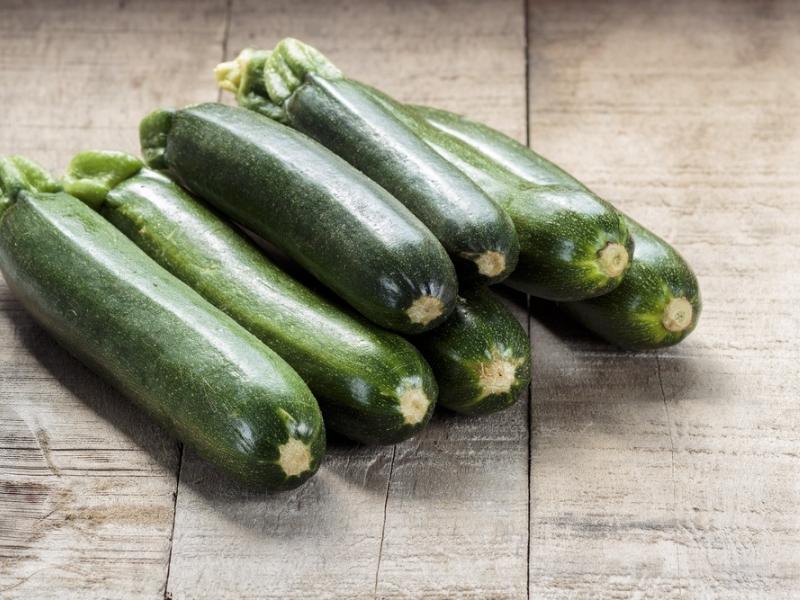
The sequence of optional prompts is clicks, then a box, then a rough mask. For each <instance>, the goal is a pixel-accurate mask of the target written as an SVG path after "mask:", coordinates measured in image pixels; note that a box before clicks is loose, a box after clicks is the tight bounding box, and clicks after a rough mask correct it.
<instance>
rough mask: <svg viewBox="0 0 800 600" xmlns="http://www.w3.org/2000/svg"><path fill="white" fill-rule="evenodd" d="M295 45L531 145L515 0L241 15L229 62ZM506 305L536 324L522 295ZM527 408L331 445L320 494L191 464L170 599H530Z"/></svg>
mask: <svg viewBox="0 0 800 600" xmlns="http://www.w3.org/2000/svg"><path fill="white" fill-rule="evenodd" d="M454 14H457V15H458V19H453V15H454ZM285 36H293V37H297V38H299V39H302V40H304V41H307V42H309V43H311V44H312V45H315V46H317V47H318V48H320V49H321V50H322V51H323V52H325V53H326V54H327V55H328V56H329V57H330V58H331V59H332V60H333V61H334V62H335V63H336V64H337V65H339V66H340V67H341V68H342V69H343V70H344V71H345V72H346V73H348V75H350V76H352V77H354V78H357V79H362V80H364V81H367V82H369V83H371V84H374V85H377V86H379V87H381V88H383V89H385V90H387V91H389V92H390V93H393V94H395V95H397V96H398V97H400V98H402V99H405V100H413V101H415V102H426V103H433V104H438V105H446V106H448V107H450V108H452V109H454V110H459V111H461V112H467V113H469V114H471V115H472V116H473V117H475V118H482V119H486V120H489V121H490V122H492V123H493V124H494V125H495V126H498V127H500V128H502V129H503V130H505V131H507V132H508V133H509V134H511V135H516V136H517V137H521V138H523V139H524V130H525V85H524V68H525V66H524V65H525V51H524V17H523V6H522V5H521V4H520V3H518V2H502V3H498V2H488V1H487V2H469V3H460V2H439V3H428V2H405V3H395V2H389V1H386V2H371V1H366V0H349V1H346V2H340V3H337V5H336V9H335V10H321V9H320V6H319V4H318V3H315V2H310V1H309V2H303V1H301V2H297V1H286V2H273V3H271V4H270V6H269V9H268V10H267V9H265V7H264V5H263V3H259V2H238V1H237V2H234V3H233V10H232V14H231V24H230V38H229V40H228V44H227V46H228V54H229V56H234V55H235V54H236V53H237V52H238V51H239V50H240V49H241V48H243V47H246V46H258V47H271V46H273V45H274V44H275V43H276V42H277V41H278V40H279V39H280V38H281V37H285ZM208 80H209V82H211V78H210V76H209V78H208ZM497 107H502V111H497ZM510 302H511V305H512V306H514V307H515V311H516V314H517V315H518V316H519V318H520V319H521V320H522V321H523V322H524V323H525V324H526V326H527V310H526V307H525V303H524V298H523V300H522V302H521V304H520V299H519V297H516V298H515V299H514V300H511V301H510ZM527 411H528V408H527V403H526V402H524V401H522V402H520V404H519V405H518V406H517V407H516V408H515V409H513V410H510V411H508V412H506V413H504V414H501V415H497V416H495V417H491V418H485V419H463V418H455V417H453V416H452V415H441V416H437V417H435V419H434V422H433V423H432V425H431V426H430V427H429V428H428V429H427V430H426V431H425V432H424V433H423V434H421V435H420V436H418V437H417V438H415V439H413V440H410V441H408V442H405V443H403V444H399V445H397V446H396V447H384V448H365V447H353V446H350V445H348V444H347V442H341V441H340V442H336V443H333V444H331V447H330V448H329V452H328V456H327V457H326V461H325V465H324V467H323V469H322V471H321V473H320V474H319V475H318V476H317V477H316V478H315V480H314V481H312V482H311V484H309V485H307V486H305V487H303V488H302V489H300V490H297V491H296V492H293V493H289V494H282V495H278V496H271V497H264V496H263V495H261V496H254V495H248V494H246V493H243V492H242V491H241V490H236V489H234V490H233V491H230V490H228V491H225V485H227V484H223V483H221V482H220V476H219V475H218V474H217V473H215V472H213V471H211V470H210V469H207V468H206V467H205V466H204V465H202V464H201V463H200V462H199V461H198V460H197V459H196V457H194V456H193V455H189V454H187V455H186V457H185V460H184V463H183V468H182V471H181V484H180V490H179V493H178V509H177V519H176V523H175V538H174V545H173V551H172V566H171V570H170V578H169V587H168V590H169V593H170V594H171V596H172V597H173V598H175V599H177V598H197V597H204V596H205V595H206V594H207V590H208V589H209V586H211V585H217V586H219V587H220V589H224V590H227V591H229V593H230V595H231V596H232V597H239V598H255V597H258V598H266V597H270V598H271V597H274V598H306V597H314V598H373V597H381V598H419V597H425V598H452V597H453V595H454V594H455V595H458V596H463V597H475V598H483V597H492V598H518V597H521V596H524V595H525V589H526V586H527V557H526V553H527V522H528V478H527V464H528V459H527V457H528V427H527ZM190 481H191V482H193V483H191V484H190V483H188V482H190ZM194 482H196V483H194ZM245 565H246V566H245Z"/></svg>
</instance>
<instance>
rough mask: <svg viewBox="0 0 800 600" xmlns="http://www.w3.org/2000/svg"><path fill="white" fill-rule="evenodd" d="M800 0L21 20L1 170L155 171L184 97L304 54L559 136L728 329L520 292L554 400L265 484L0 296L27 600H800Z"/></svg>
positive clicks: (2, 509) (292, 8)
mask: <svg viewBox="0 0 800 600" xmlns="http://www.w3.org/2000/svg"><path fill="white" fill-rule="evenodd" d="M798 34H800V5H798V4H797V3H793V2H791V1H788V0H787V1H784V2H781V1H775V2H746V1H740V2H725V1H723V0H715V1H707V2H692V1H690V0H678V1H675V2H657V1H652V2H649V1H648V2H638V1H635V0H628V1H617V2H604V3H600V2H592V1H589V0H586V1H581V0H570V1H567V2H564V1H558V2H557V1H555V0H553V1H549V2H532V3H530V4H529V5H527V6H526V5H525V4H524V2H520V1H519V0H515V1H511V0H509V1H505V0H500V1H498V0H485V1H478V0H476V1H473V2H456V1H455V0H453V1H450V0H441V1H437V2H434V3H431V2H422V1H419V2H391V1H390V0H381V1H375V0H348V1H345V2H337V3H335V4H334V3H331V2H328V3H315V2H311V1H307V0H282V1H275V2H270V3H261V2H257V1H255V0H253V1H248V2H245V1H240V0H229V1H228V2H227V3H226V2H225V0H200V1H189V0H172V1H170V2H157V1H152V2H126V1H124V0H121V1H120V2H118V3H113V4H112V3H108V2H100V1H97V2H87V1H84V2H80V3H77V2H75V3H70V2H55V1H53V2H35V1H32V0H2V2H0V100H1V102H0V106H1V107H2V110H0V153H2V154H7V153H19V154H24V155H27V156H29V157H31V158H33V159H36V160H39V161H42V162H43V163H44V164H45V165H47V166H48V167H50V168H53V169H56V170H61V169H63V168H64V166H65V164H66V162H67V161H68V159H69V157H70V156H71V155H72V154H73V153H75V152H76V151H78V150H81V149H86V148H95V147H98V148H116V149H122V150H128V151H136V150H137V146H138V144H137V133H136V128H137V123H138V121H139V119H140V118H141V117H142V116H143V115H144V114H145V113H146V112H148V111H149V110H151V109H153V108H155V107H158V106H161V105H183V104H186V103H189V102H197V101H203V100H214V99H215V98H217V92H216V90H215V87H214V82H213V78H212V76H211V69H212V68H213V66H214V65H215V64H216V63H217V62H219V61H220V60H222V59H224V58H230V57H232V56H233V55H234V54H235V53H236V52H237V51H238V50H239V49H240V48H242V47H243V46H247V45H259V46H270V45H272V44H274V43H275V41H276V40H277V39H279V38H280V37H283V36H287V35H291V36H295V37H298V38H301V39H303V40H306V41H308V42H310V43H312V44H314V45H316V46H317V47H319V48H320V49H321V50H323V51H324V52H325V53H326V54H328V55H329V56H330V57H331V58H332V59H333V60H334V61H335V62H336V63H337V64H338V65H339V66H341V67H342V68H343V69H344V70H345V71H346V72H347V73H349V74H350V75H351V76H353V77H355V78H358V79H362V80H365V81H368V82H370V83H372V84H374V85H377V86H379V87H381V88H384V89H385V90H386V91H388V92H389V93H391V94H393V95H395V96H397V97H398V98H400V99H403V100H407V101H414V102H419V103H429V104H434V105H437V106H441V107H444V108H448V109H451V110H455V111H459V112H462V113H465V114H467V115H469V116H471V117H473V118H476V119H480V120H482V121H485V122H487V123H489V124H490V125H492V126H494V127H497V128H499V129H501V130H503V131H505V132H507V133H508V134H510V135H512V136H514V137H516V138H517V139H519V140H522V141H526V140H530V142H531V143H532V145H533V146H534V147H535V148H537V149H538V150H539V151H540V152H542V153H543V154H545V155H546V156H548V157H551V158H552V159H553V160H555V161H556V162H558V163H560V164H561V165H563V166H564V167H566V168H567V169H568V170H569V171H571V172H573V173H574V174H575V175H577V176H578V177H580V178H581V179H583V181H585V182H586V183H587V184H589V185H590V186H591V187H592V188H593V189H595V190H596V191H597V192H599V193H601V194H602V195H604V196H605V197H608V198H610V199H612V200H613V201H614V202H615V203H616V204H617V205H618V206H620V207H622V208H624V209H625V210H627V211H629V212H630V213H631V214H633V215H635V216H636V217H637V218H638V219H640V220H641V221H643V222H644V223H645V224H647V225H649V226H651V227H652V228H654V229H656V230H657V231H658V232H660V233H661V234H662V235H664V236H665V237H666V238H667V239H668V240H670V241H671V242H673V243H674V244H676V245H677V246H678V247H679V248H680V250H681V252H682V253H683V254H684V255H685V256H686V257H687V258H688V259H689V260H690V262H691V263H692V264H693V265H694V266H695V268H696V270H697V273H698V275H699V277H700V279H701V283H702V289H703V294H704V300H705V307H706V308H705V313H704V315H703V318H702V319H701V321H700V326H699V327H698V329H697V331H696V332H695V333H694V334H693V335H692V337H690V338H689V340H687V341H686V342H685V343H684V344H682V345H681V346H679V347H677V348H674V349H670V350H666V351H663V352H658V353H642V354H624V353H619V352H615V351H613V350H612V349H610V348H608V347H607V346H605V345H603V344H602V343H600V342H598V341H596V340H594V339H591V338H589V337H588V336H586V335H585V334H583V333H581V332H580V331H579V330H578V329H577V328H575V327H574V326H572V325H570V324H568V323H563V322H561V320H560V319H559V318H558V317H557V316H556V315H554V314H553V312H552V311H549V310H548V309H547V308H546V307H544V306H541V305H540V304H539V303H536V302H529V301H527V300H526V299H525V298H524V297H521V296H518V295H514V294H510V293H506V294H505V296H506V300H507V302H508V304H509V306H511V307H512V308H513V309H514V310H515V311H516V313H517V314H518V316H519V318H520V319H521V321H522V322H523V323H524V324H525V325H526V326H527V327H528V328H529V330H530V334H531V339H532V342H533V385H532V389H531V391H530V397H529V398H528V397H526V398H523V399H522V400H521V401H520V402H519V403H518V405H517V406H516V407H515V408H513V409H511V410H509V411H507V412H505V413H503V414H499V415H496V416H492V417H489V418H483V419H467V418H457V417H453V416H447V415H443V416H438V417H436V418H435V419H434V422H433V424H432V425H431V426H430V427H429V428H428V429H427V430H426V432H425V433H424V434H422V435H420V436H418V437H417V438H416V439H413V440H410V441H408V442H405V443H402V444H398V445H397V446H395V447H386V448H365V447H357V446H351V445H347V444H345V443H342V442H338V443H336V444H334V445H333V446H332V447H331V448H330V452H329V454H328V457H327V459H326V462H325V465H324V467H323V468H322V470H321V472H320V473H319V475H318V476H317V477H316V478H315V479H313V480H312V481H311V482H310V483H309V484H308V485H306V486H304V487H302V488H301V489H299V490H297V491H295V492H292V493H287V494H282V495H277V496H269V497H267V496H265V495H263V494H258V493H253V492H247V491H245V490H242V489H240V488H239V487H237V486H236V485H234V484H232V483H231V482H230V481H229V480H227V479H224V478H223V477H222V476H221V475H220V474H219V473H218V472H216V471H215V470H214V469H213V468H211V467H209V466H208V465H206V464H204V463H203V462H201V461H200V460H199V459H197V457H196V456H195V455H194V454H193V453H192V452H191V451H188V450H184V449H182V447H181V446H180V445H178V444H177V443H176V442H175V440H174V439H171V438H170V437H168V436H167V435H165V434H164V433H163V432H162V431H160V430H159V429H158V428H157V427H156V426H154V425H153V424H152V423H151V422H150V420H149V419H148V418H146V417H145V416H144V415H143V414H142V413H141V412H140V411H139V410H137V409H135V408H133V407H131V406H130V405H129V404H128V402H127V401H126V400H125V399H124V398H122V397H120V395H119V394H117V393H116V392H115V391H113V390H112V389H110V388H109V387H107V386H106V385H105V384H103V383H102V382H101V381H100V380H99V379H98V378H96V377H95V376H94V375H92V374H91V373H89V372H88V371H87V370H86V369H84V368H83V367H81V366H80V365H79V364H78V363H77V362H76V361H75V360H73V359H72V358H70V356H68V355H67V353H66V352H64V351H63V350H62V349H60V348H59V347H58V346H56V345H55V344H54V342H53V341H52V340H51V339H50V338H49V337H48V336H47V335H45V334H44V333H43V332H42V330H41V329H39V327H37V326H36V325H34V323H33V322H32V320H31V319H30V318H29V317H28V316H27V315H26V314H25V313H24V312H23V311H22V309H21V307H20V305H19V304H17V302H16V301H15V300H14V299H13V298H12V297H11V295H10V294H9V292H8V290H7V288H6V287H5V285H4V284H2V285H0V597H2V598H4V599H11V598H25V599H28V598H58V599H62V598H67V597H75V598H82V599H83V598H86V599H88V598H131V597H136V598H165V597H167V598H169V597H171V598H174V599H177V598H214V599H219V598H267V597H275V598H331V599H340V598H342V599H345V598H373V597H381V598H384V597H385V598H396V597H403V598H462V597H463V598H525V597H530V598H567V597H585V598H627V597H636V598H690V597H696V598H712V597H715V598H797V597H798V596H800V516H799V515H800V513H799V509H800V502H799V501H800V411H798V392H800V370H799V369H798V360H799V359H800V335H799V334H798V330H800V306H799V305H800V275H799V274H798V259H797V257H798V252H800V234H798V228H799V227H800V84H798V81H799V80H798V73H800V35H798Z"/></svg>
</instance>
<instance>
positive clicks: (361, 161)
mask: <svg viewBox="0 0 800 600" xmlns="http://www.w3.org/2000/svg"><path fill="white" fill-rule="evenodd" d="M216 75H217V78H218V81H219V83H220V86H221V87H223V88H224V89H228V90H232V91H235V92H236V95H237V98H238V99H239V102H240V103H241V104H242V105H243V106H246V107H248V108H251V109H254V110H256V111H258V112H260V113H261V114H264V115H266V116H269V117H272V118H276V119H278V120H281V121H283V122H285V123H287V124H289V125H290V126H291V127H293V128H295V129H297V130H299V131H302V132H303V133H305V134H307V135H309V136H311V137H312V138H314V139H315V140H317V141H318V142H320V143H322V144H323V145H325V146H327V147H328V148H329V149H331V150H333V151H334V152H336V154H338V155H339V156H341V157H343V158H344V159H345V160H347V161H348V162H350V163H351V164H352V165H354V166H355V167H357V168H358V169H359V170H360V171H362V172H363V173H365V174H366V175H367V176H369V177H370V178H371V179H373V180H374V181H376V182H377V183H379V184H380V185H381V186H382V187H384V188H385V189H386V190H388V191H389V193H391V194H392V195H394V196H395V197H396V198H397V199H398V200H400V201H401V202H402V203H403V204H405V205H406V206H407V207H408V208H409V209H410V210H411V212H413V213H414V214H415V215H416V216H417V217H419V219H420V220H421V221H422V222H423V223H425V225H427V226H428V228H429V229H430V230H431V231H432V232H433V233H434V234H435V235H436V237H437V238H439V241H441V242H442V245H443V246H444V247H445V249H446V250H447V251H448V253H449V254H450V257H451V258H452V259H453V263H454V264H455V265H456V269H457V271H458V274H459V278H460V280H461V281H462V282H476V283H485V284H491V283H496V282H498V281H502V280H503V279H505V278H506V277H507V276H508V275H509V274H510V273H511V272H512V271H513V270H514V266H515V265H516V262H517V255H518V252H519V243H518V241H517V237H516V232H515V230H514V225H513V223H512V222H511V220H510V219H509V217H508V215H506V214H505V213H504V212H503V211H502V210H501V209H500V208H499V207H497V206H496V205H495V204H494V203H493V202H492V201H491V200H490V199H489V198H488V197H487V196H486V194H484V193H483V192H482V191H481V190H480V188H478V186H476V185H475V184H474V183H473V182H472V181H470V179H469V178H468V177H465V176H464V174H463V173H461V172H460V171H459V170H458V169H455V168H453V166H452V165H451V164H449V163H448V162H447V161H446V160H443V159H442V158H441V157H440V156H439V155H438V154H437V153H436V152H434V151H433V150H432V149H431V148H430V147H428V146H427V145H426V144H425V142H424V141H423V140H421V139H419V137H417V136H416V135H415V134H414V132H413V131H412V130H411V129H409V128H408V127H407V126H406V125H405V124H404V123H403V122H402V121H401V120H399V119H397V118H396V117H395V116H394V115H393V114H392V113H391V112H390V111H387V110H385V108H384V107H383V106H382V105H381V103H380V102H376V100H375V99H374V98H373V97H372V95H371V94H369V93H366V92H365V90H364V89H363V88H362V87H361V86H360V85H359V84H357V83H356V82H353V81H350V80H348V79H345V78H344V77H343V76H342V74H341V72H340V71H339V70H338V69H337V68H336V67H335V66H333V65H332V64H331V63H330V62H329V61H328V60H327V59H325V57H323V56H322V55H321V54H320V53H319V52H317V51H316V50H315V49H314V48H311V47H310V46H307V45H305V44H303V43H302V42H299V41H297V40H293V39H289V38H287V39H284V40H282V41H281V42H279V43H278V45H277V46H276V47H275V50H273V51H272V52H266V51H263V50H261V51H257V50H245V51H243V52H242V53H241V54H240V55H239V57H238V58H237V59H236V60H235V61H233V62H230V63H223V64H222V65H220V66H219V67H217V70H216Z"/></svg>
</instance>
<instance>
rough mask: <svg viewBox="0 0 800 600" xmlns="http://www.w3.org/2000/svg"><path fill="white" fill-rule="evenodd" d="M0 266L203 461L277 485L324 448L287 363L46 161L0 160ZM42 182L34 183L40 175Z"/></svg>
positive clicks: (41, 316)
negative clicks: (46, 167) (52, 173)
mask: <svg viewBox="0 0 800 600" xmlns="http://www.w3.org/2000/svg"><path fill="white" fill-rule="evenodd" d="M0 181H1V182H2V185H0V187H2V191H3V195H4V196H5V202H4V206H5V209H4V210H3V212H2V214H0V270H2V273H3V276H4V278H5V280H6V283H7V284H8V286H9V287H10V288H11V291H12V292H13V293H14V295H15V296H16V297H17V299H18V300H19V301H20V303H21V304H22V305H23V306H24V307H25V308H26V309H27V311H28V312H29V313H30V314H31V315H32V316H33V317H34V319H36V321H38V322H39V323H40V324H41V325H42V326H43V327H44V328H45V329H46V330H47V331H48V332H49V333H50V334H52V335H53V337H55V338H56V340H57V341H58V342H59V343H60V344H61V345H63V346H64V347H65V348H66V349H67V350H68V351H70V352H71V353H73V354H74V355H75V356H77V357H78V358H79V359H80V360H81V361H82V362H84V363H85V364H86V365H87V366H89V367H90V368H91V369H93V370H94V371H96V372H97V373H98V374H100V375H102V376H103V377H105V378H106V379H107V380H109V381H110V382H111V383H112V384H113V385H114V386H115V387H116V388H117V389H119V390H120V391H121V392H123V393H124V394H126V395H127V396H129V397H130V398H131V399H133V400H134V401H135V402H136V403H137V404H138V405H140V406H141V407H142V408H143V409H144V410H145V411H147V412H148V413H149V414H150V415H151V416H153V417H154V418H155V419H157V420H158V421H159V422H160V423H161V424H162V425H163V426H165V427H166V428H168V429H169V430H171V431H172V432H173V433H174V434H175V435H176V436H177V437H178V438H179V439H181V440H182V441H184V442H185V443H186V444H187V445H189V446H191V447H193V448H195V449H196V450H197V451H198V453H199V454H200V455H201V456H203V457H205V458H206V459H207V460H209V461H211V462H212V463H214V464H216V465H217V466H219V467H221V468H223V469H225V470H226V471H228V472H229V473H231V474H233V475H234V476H236V477H238V478H239V479H240V480H242V481H244V482H246V483H248V484H251V485H256V486H266V487H267V488H268V489H270V490H281V489H290V488H293V487H296V486H298V485H300V484H301V483H302V482H303V481H305V480H306V479H308V478H309V477H310V476H311V475H313V474H314V472H315V471H316V470H317V468H318V467H319V464H320V461H321V460H322V456H323V454H324V451H325V430H324V428H323V426H322V417H321V415H320V411H319V407H318V406H317V403H316V401H315V400H314V397H313V396H312V395H311V392H310V391H309V389H308V387H306V384H305V383H304V382H303V381H302V380H301V379H300V377H299V376H298V375H297V373H295V372H294V371H293V370H292V368H291V367H290V366H289V365H288V364H287V363H286V362H285V361H284V360H283V359H282V358H281V357H279V356H278V355H277V354H275V353H274V352H272V350H270V349H269V348H267V347H266V346H265V345H264V344H262V343H261V342H260V341H259V340H258V339H256V338H255V337H254V336H253V335H252V334H250V333H248V332H247V331H246V330H245V329H244V328H242V327H241V326H240V325H238V324H237V323H236V322H235V321H234V320H233V319H231V318H230V317H228V316H227V315H225V314H224V313H222V312H221V311H219V310H218V309H216V308H215V307H213V306H212V305H211V304H209V303H208V302H206V301H205V300H204V299H203V298H201V297H200V296H199V295H198V294H197V293H196V292H194V291H193V290H192V289H191V288H189V287H188V286H186V285H185V284H184V283H182V282H180V281H179V280H177V279H176V278H174V277H173V276H172V275H170V274H169V273H167V272H166V271H165V270H164V269H162V268H161V267H159V266H158V265H157V264H156V263H154V262H153V261H152V260H150V258H148V257H147V255H145V254H144V253H143V252H142V251H141V250H140V249H139V248H137V247H136V246H135V245H134V244H133V243H132V242H131V241H130V240H128V239H127V238H126V237H125V236H124V235H122V234H121V233H120V232H119V231H117V230H116V229H115V228H114V227H113V226H112V225H111V224H110V223H108V222H107V221H106V220H105V219H103V218H102V217H101V216H100V215H98V214H97V213H96V212H95V211H93V210H91V209H90V208H89V207H88V206H86V205H85V204H84V203H83V202H81V201H80V200H78V199H77V198H75V197H73V196H70V195H68V194H66V193H63V192H58V193H44V192H43V191H37V187H38V188H39V190H52V189H53V186H52V185H48V184H46V181H47V178H46V176H45V175H43V172H42V171H41V169H38V168H34V167H33V166H32V165H31V164H30V163H26V162H23V161H19V160H16V159H3V160H0ZM43 182H44V183H45V185H39V184H41V183H43Z"/></svg>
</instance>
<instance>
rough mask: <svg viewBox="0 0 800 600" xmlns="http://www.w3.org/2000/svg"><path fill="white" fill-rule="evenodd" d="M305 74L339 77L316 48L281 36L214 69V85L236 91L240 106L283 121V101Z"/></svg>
mask: <svg viewBox="0 0 800 600" xmlns="http://www.w3.org/2000/svg"><path fill="white" fill-rule="evenodd" d="M309 74H314V75H318V76H320V77H323V78H325V79H341V78H342V72H341V71H340V70H339V69H337V68H336V66H335V65H334V64H333V63H332V62H331V61H329V60H328V59H327V58H325V56H324V55H323V54H322V53H321V52H320V51H319V50H317V49H316V48H313V47H311V46H309V45H308V44H304V43H303V42H301V41H299V40H296V39H293V38H285V39H283V40H281V41H280V42H278V44H277V45H276V46H275V49H274V50H272V51H269V50H257V49H254V48H245V49H244V50H242V51H241V52H240V53H239V55H238V56H237V57H236V58H235V59H233V60H232V61H227V62H222V63H220V64H218V65H217V67H216V68H215V69H214V77H215V78H216V80H217V85H218V86H219V87H220V88H222V89H223V90H226V91H228V92H233V93H234V94H236V100H237V102H238V103H239V105H240V106H243V107H245V108H248V109H250V110H255V111H257V112H260V113H261V114H263V115H266V116H268V117H270V118H271V119H276V120H278V121H281V122H285V121H286V114H285V111H284V110H283V105H284V103H285V102H286V100H288V99H289V97H290V96H291V95H292V94H293V93H294V91H295V90H296V89H297V88H299V87H300V86H301V85H303V83H304V82H305V80H306V77H307V76H308V75H309Z"/></svg>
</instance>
